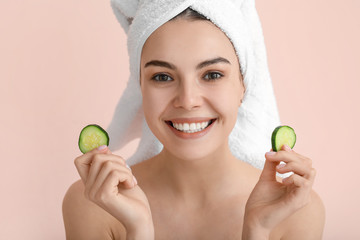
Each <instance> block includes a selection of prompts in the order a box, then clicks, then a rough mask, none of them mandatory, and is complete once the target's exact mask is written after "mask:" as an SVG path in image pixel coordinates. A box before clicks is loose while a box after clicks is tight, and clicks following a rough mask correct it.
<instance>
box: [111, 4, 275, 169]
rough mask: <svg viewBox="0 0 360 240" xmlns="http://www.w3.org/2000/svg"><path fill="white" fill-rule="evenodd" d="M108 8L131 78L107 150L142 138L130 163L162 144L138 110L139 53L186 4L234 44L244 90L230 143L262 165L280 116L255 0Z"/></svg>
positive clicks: (235, 150)
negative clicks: (119, 30)
mask: <svg viewBox="0 0 360 240" xmlns="http://www.w3.org/2000/svg"><path fill="white" fill-rule="evenodd" d="M111 6H112V8H113V10H114V13H115V16H116V17H117V19H118V21H119V22H120V24H121V26H122V27H123V29H124V31H125V32H126V33H127V36H128V42H127V45H128V54H129V61H130V79H129V81H128V83H127V87H126V89H125V91H124V93H123V95H122V96H121V98H120V101H119V103H118V105H117V106H116V109H115V112H114V116H113V119H112V122H111V123H110V125H109V127H108V129H107V131H108V132H109V135H110V149H112V150H117V149H120V148H122V147H123V146H124V145H125V144H126V143H128V142H129V141H131V140H133V139H134V138H136V137H140V136H141V140H140V143H139V146H138V148H137V150H136V152H135V153H134V155H133V156H132V157H130V158H129V159H128V160H127V162H128V164H129V165H133V164H135V163H138V162H141V161H143V160H145V159H148V158H151V157H153V156H154V155H156V154H158V153H159V152H160V151H161V149H162V147H163V146H162V144H161V143H160V142H159V141H158V140H157V139H156V137H155V136H154V135H153V134H152V132H151V130H150V129H149V127H148V126H147V123H146V121H145V119H144V114H143V111H142V96H141V91H140V79H139V77H140V56H141V51H142V47H143V45H144V43H145V41H146V39H147V38H148V37H149V36H150V35H151V33H152V32H154V31H155V30H156V29H157V28H158V27H160V26H161V25H162V24H164V23H166V22H167V21H169V20H170V19H172V18H173V17H175V16H176V15H178V14H179V13H181V12H182V11H183V10H185V9H186V8H189V7H190V8H191V9H193V10H195V11H197V12H199V13H200V14H202V15H204V16H206V17H207V18H208V19H209V20H210V21H212V22H213V23H214V24H215V25H216V26H218V27H219V28H220V29H221V30H222V31H223V32H224V33H225V34H226V35H227V36H228V38H229V39H230V41H231V42H232V44H233V45H234V48H235V51H236V54H237V56H238V59H239V62H240V66H241V73H242V75H243V77H244V84H245V88H246V91H245V95H244V98H243V103H242V105H241V106H240V107H239V109H238V118H237V122H236V124H235V127H234V129H233V131H232V132H231V134H230V136H229V145H230V149H231V151H232V153H233V154H234V156H236V157H237V158H238V159H240V160H242V161H244V162H247V163H249V164H251V165H253V166H254V167H256V168H260V169H261V168H263V165H264V161H265V156H264V154H265V152H267V151H269V150H270V148H271V140H270V139H271V133H272V130H273V129H274V128H275V127H276V126H278V125H280V120H279V115H278V110H277V106H276V99H275V96H274V91H273V87H272V82H271V78H270V74H269V70H268V64H267V57H266V49H265V44H264V39H263V33H262V28H261V24H260V20H259V17H258V14H257V12H256V8H255V2H254V0H221V1H219V0H177V1H174V0H111ZM139 126H141V128H140V127H139Z"/></svg>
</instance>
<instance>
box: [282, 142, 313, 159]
mask: <svg viewBox="0 0 360 240" xmlns="http://www.w3.org/2000/svg"><path fill="white" fill-rule="evenodd" d="M281 150H283V151H286V152H291V153H292V154H295V155H296V156H298V157H299V158H300V159H303V160H305V161H307V160H308V159H309V158H307V157H305V156H303V155H301V154H299V153H297V152H296V151H294V149H292V148H290V147H289V146H288V145H286V144H284V145H283V146H282V148H281Z"/></svg>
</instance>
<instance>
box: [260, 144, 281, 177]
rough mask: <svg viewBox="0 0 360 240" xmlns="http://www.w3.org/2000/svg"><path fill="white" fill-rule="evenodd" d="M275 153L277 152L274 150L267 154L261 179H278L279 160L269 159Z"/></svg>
mask: <svg viewBox="0 0 360 240" xmlns="http://www.w3.org/2000/svg"><path fill="white" fill-rule="evenodd" d="M274 154H275V152H272V151H271V152H267V153H266V154H265V158H266V160H265V164H264V168H263V170H262V172H261V175H260V179H261V180H267V181H276V165H277V164H278V162H274V161H269V160H268V157H269V156H271V155H274Z"/></svg>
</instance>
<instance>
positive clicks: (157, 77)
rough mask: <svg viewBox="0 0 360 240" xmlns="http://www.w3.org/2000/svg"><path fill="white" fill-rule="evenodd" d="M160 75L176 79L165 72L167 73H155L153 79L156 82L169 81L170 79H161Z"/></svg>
mask: <svg viewBox="0 0 360 240" xmlns="http://www.w3.org/2000/svg"><path fill="white" fill-rule="evenodd" d="M159 77H167V78H170V79H171V81H172V80H174V79H173V78H172V77H170V76H169V75H167V74H165V73H159V74H156V75H154V76H153V77H152V78H151V80H154V81H155V82H169V80H165V81H164V80H160V79H159Z"/></svg>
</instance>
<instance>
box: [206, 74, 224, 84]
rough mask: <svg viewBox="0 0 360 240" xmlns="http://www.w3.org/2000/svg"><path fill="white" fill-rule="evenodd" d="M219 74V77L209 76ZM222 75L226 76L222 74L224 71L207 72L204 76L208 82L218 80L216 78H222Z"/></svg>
mask: <svg viewBox="0 0 360 240" xmlns="http://www.w3.org/2000/svg"><path fill="white" fill-rule="evenodd" d="M215 74H216V75H217V76H218V77H215V78H209V76H211V75H212V76H213V75H215ZM222 77H224V75H223V74H222V73H219V72H207V73H206V74H205V75H204V77H203V79H204V80H205V81H208V82H212V81H216V80H219V79H220V78H222Z"/></svg>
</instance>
